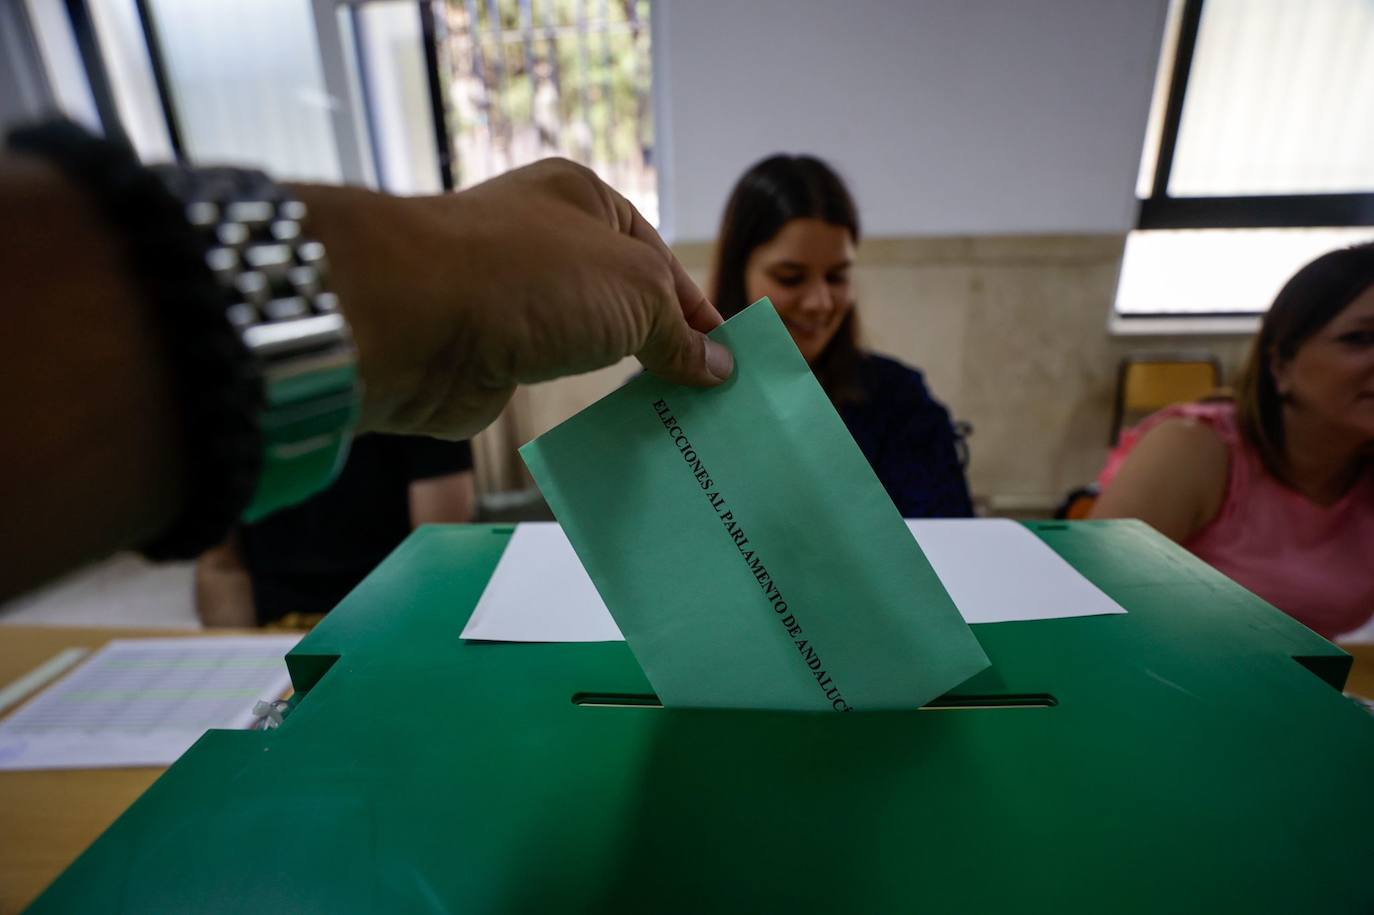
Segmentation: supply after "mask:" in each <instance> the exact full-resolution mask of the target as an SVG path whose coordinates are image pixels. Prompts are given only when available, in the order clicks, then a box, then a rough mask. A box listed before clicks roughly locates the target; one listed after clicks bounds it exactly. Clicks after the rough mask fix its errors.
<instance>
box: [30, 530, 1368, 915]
mask: <svg viewBox="0 0 1374 915" xmlns="http://www.w3.org/2000/svg"><path fill="white" fill-rule="evenodd" d="M1031 527H1032V530H1034V531H1035V533H1036V534H1038V536H1040V537H1041V538H1042V539H1043V540H1044V541H1045V542H1046V543H1048V544H1049V546H1050V547H1051V548H1052V549H1054V550H1055V551H1057V552H1058V553H1059V554H1060V555H1062V556H1063V557H1064V558H1065V559H1066V560H1068V561H1069V562H1070V563H1071V564H1073V565H1074V566H1075V567H1076V568H1078V569H1079V570H1080V571H1082V572H1083V574H1084V575H1086V576H1087V577H1088V578H1089V579H1091V580H1092V581H1093V582H1094V583H1096V584H1097V585H1098V586H1099V587H1101V588H1102V589H1103V590H1104V591H1105V592H1106V593H1107V594H1109V595H1110V596H1111V597H1113V598H1114V599H1116V600H1117V601H1119V602H1120V603H1121V604H1122V605H1123V606H1125V607H1126V609H1127V610H1128V611H1129V612H1128V613H1126V614H1123V615H1115V616H1095V617H1080V618H1072V619H1061V620H1049V621H1037V622H1024V623H998V624H988V625H980V626H975V627H974V628H975V631H976V634H977V637H978V640H979V642H980V643H981V644H982V646H983V648H984V650H985V651H986V653H987V656H988V658H989V660H990V661H991V666H990V667H989V668H988V669H986V670H984V671H983V672H982V673H980V674H978V675H977V676H975V677H973V678H972V679H970V680H968V681H967V682H965V683H963V684H962V685H961V686H960V687H958V688H957V689H956V690H955V691H954V692H953V693H951V694H947V695H945V696H944V697H942V698H941V699H939V700H938V701H936V702H933V703H930V704H929V705H928V706H927V707H925V708H921V709H915V708H913V709H909V710H901V711H890V712H860V713H856V714H850V715H836V714H831V713H808V712H757V711H747V710H733V709H727V710H700V709H698V710H692V709H664V708H655V707H652V699H651V698H646V694H648V693H649V686H648V683H647V681H646V680H645V677H644V675H643V673H642V672H641V670H640V668H639V667H638V666H637V665H636V663H635V661H634V658H633V657H632V656H631V654H630V652H629V650H628V649H627V648H626V646H625V645H623V644H620V643H594V644H537V645H519V644H490V643H465V642H463V641H462V640H461V639H460V637H459V633H460V631H461V630H462V628H463V624H464V622H465V621H466V619H467V617H468V615H469V613H470V612H471V610H472V608H473V606H474V605H475V603H476V601H477V599H478V597H479V595H480V594H481V592H482V589H483V586H484V585H485V583H486V581H487V579H488V576H489V575H490V574H491V571H492V569H493V567H494V566H495V564H496V562H497V560H498V558H499V557H500V555H501V553H502V550H503V548H504V546H505V544H506V542H507V540H508V538H509V534H510V529H509V528H493V527H426V528H422V529H420V530H419V531H417V532H416V533H415V534H414V535H412V536H411V537H410V539H409V540H407V541H406V543H405V544H403V545H402V546H401V547H400V548H399V549H398V550H397V551H396V552H395V553H394V554H393V555H392V556H391V557H390V558H389V559H388V560H387V561H386V562H384V563H383V564H382V565H381V566H380V567H379V568H378V569H377V571H376V572H375V573H374V574H373V575H371V576H370V577H369V578H368V579H367V580H366V581H365V582H364V583H363V584H362V585H361V586H360V587H359V588H358V589H357V590H356V591H354V592H353V593H352V594H351V595H350V596H349V597H348V598H347V599H346V600H345V601H344V602H343V603H342V604H341V605H340V606H339V608H338V609H337V610H336V611H335V612H334V613H332V614H330V616H329V617H328V618H327V619H326V620H325V621H324V622H323V623H322V624H321V625H320V626H319V627H318V628H317V629H315V631H314V632H312V633H311V634H310V635H309V636H307V637H306V638H305V639H304V640H303V641H302V642H301V643H300V645H299V646H298V647H297V648H296V649H295V650H294V651H293V652H292V653H291V655H290V656H289V657H288V659H287V663H288V666H289V668H290V671H291V674H292V678H293V680H294V683H295V685H296V688H297V690H298V696H297V698H296V700H295V702H294V707H293V709H292V711H291V712H290V713H289V714H288V715H287V717H286V719H285V722H284V723H283V725H282V726H281V727H280V728H279V729H277V730H274V731H266V732H259V731H251V732H249V731H244V732H229V731H212V732H209V733H207V734H206V735H205V736H204V738H202V739H201V740H200V741H199V742H198V743H197V744H196V745H195V746H194V747H192V748H191V750H189V751H188V752H187V753H186V755H185V756H183V757H182V758H181V760H179V761H178V762H177V763H176V764H175V765H174V766H172V767H171V768H170V769H169V770H168V771H167V772H166V774H165V775H163V777H162V778H160V779H159V780H158V781H157V782H156V783H155V784H154V785H153V786H152V787H151V788H150V789H149V790H148V791H147V793H145V794H144V795H143V797H142V798H140V799H139V800H138V801H137V802H136V803H135V804H134V805H133V806H132V807H131V808H130V809H129V810H128V811H127V812H126V813H125V814H124V815H123V816H122V817H121V818H120V819H119V820H118V821H116V822H115V824H114V825H113V826H111V827H110V829H109V830H108V831H107V832H106V833H105V834H104V835H103V836H102V837H101V838H100V839H99V840H97V841H96V842H95V843H94V844H93V845H92V846H91V848H90V849H89V850H88V851H86V852H85V854H83V855H82V856H81V857H80V858H79V859H77V861H76V862H74V863H73V864H72V865H71V867H70V868H69V869H68V870H67V871H66V873H64V874H63V875H62V876H61V877H60V878H59V879H58V880H57V881H56V882H55V883H54V884H53V885H52V886H51V887H50V888H49V889H48V890H47V892H46V893H45V894H44V895H43V896H41V897H40V898H39V899H38V900H37V902H36V903H35V904H34V911H38V912H90V911H118V912H139V913H145V912H208V911H230V912H252V913H264V912H331V913H337V912H352V911H359V912H459V911H461V912H489V911H515V912H561V911H578V912H622V911H626V912H651V911H684V912H706V911H748V912H768V911H784V910H793V911H813V912H829V913H839V912H999V913H1001V912H1077V911H1083V912H1103V911H1110V912H1185V911H1205V912H1238V911H1245V912H1257V911H1265V912H1370V911H1374V873H1372V872H1371V867H1370V862H1371V861H1374V829H1371V828H1370V827H1371V825H1374V768H1372V767H1371V765H1370V764H1371V761H1374V719H1371V718H1370V716H1369V715H1368V714H1367V713H1366V712H1365V711H1364V710H1362V709H1361V708H1359V707H1357V706H1356V705H1355V704H1354V703H1352V702H1351V701H1350V700H1348V699H1346V698H1345V697H1343V696H1342V695H1341V694H1340V691H1339V688H1340V686H1341V683H1342V681H1343V679H1344V676H1345V673H1346V671H1347V668H1348V665H1349V658H1348V657H1347V656H1346V655H1345V654H1343V653H1342V652H1341V651H1339V650H1338V649H1337V648H1335V647H1333V646H1332V645H1331V644H1329V643H1328V642H1326V641H1324V640H1323V639H1321V638H1318V637H1317V636H1315V635H1313V634H1312V633H1311V632H1310V631H1308V630H1307V629H1305V628H1304V627H1302V626H1301V625H1299V624H1297V623H1295V622H1294V621H1292V620H1291V619H1289V618H1288V617H1286V616H1284V615H1283V614H1281V613H1279V612H1278V611H1277V610H1275V609H1273V608H1272V607H1270V606H1268V605H1267V604H1265V603H1263V602H1262V601H1260V600H1258V599H1257V598H1255V597H1254V596H1252V595H1251V594H1249V593H1248V592H1246V591H1244V590H1243V589H1241V588H1240V587H1238V586H1237V585H1235V584H1233V583H1231V582H1230V581H1229V580H1227V579H1226V578H1224V577H1223V576H1221V575H1220V574H1218V573H1217V572H1215V571H1213V570H1212V569H1210V568H1209V567H1207V566H1206V565H1204V564H1203V563H1201V562H1200V561H1198V560H1196V559H1195V558H1193V557H1192V556H1191V555H1190V554H1188V553H1187V552H1185V551H1184V550H1182V549H1180V548H1178V547H1176V546H1174V545H1173V544H1171V543H1169V542H1168V541H1166V540H1164V539H1163V538H1161V537H1159V536H1158V535H1156V534H1154V533H1153V532H1152V531H1150V530H1149V529H1148V528H1147V527H1145V526H1144V525H1142V524H1139V523H1135V522H1081V523H1073V524H1065V523H1043V524H1034V525H1031ZM989 574H996V570H995V569H989Z"/></svg>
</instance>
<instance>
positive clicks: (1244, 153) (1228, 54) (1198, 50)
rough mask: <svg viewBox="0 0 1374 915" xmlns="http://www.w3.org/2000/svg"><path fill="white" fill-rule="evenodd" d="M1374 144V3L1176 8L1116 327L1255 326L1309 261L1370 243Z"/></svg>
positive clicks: (1226, 1)
mask: <svg viewBox="0 0 1374 915" xmlns="http://www.w3.org/2000/svg"><path fill="white" fill-rule="evenodd" d="M1371 144H1374V4H1371V3H1369V2H1368V0H1307V2H1304V3H1290V2H1285V0H1174V2H1173V4H1172V5H1171V8H1170V15H1169V23H1168V25H1167V27H1166V36H1165V47H1164V51H1163V53H1162V54H1161V58H1160V66H1159V73H1158V76H1157V80H1156V87H1155V97H1154V103H1153V105H1152V111H1151V123H1150V127H1149V131H1148V133H1147V136H1146V144H1145V151H1144V154H1143V155H1142V162H1141V170H1140V180H1139V184H1138V186H1137V196H1138V197H1139V198H1140V214H1139V220H1138V224H1137V230H1136V231H1134V232H1132V233H1131V234H1130V236H1129V237H1128V238H1127V241H1126V252H1125V256H1124V258H1123V263H1122V270H1121V278H1120V281H1119V284H1118V290H1117V298H1116V309H1115V313H1116V316H1117V317H1118V318H1140V319H1151V318H1160V317H1177V316H1180V315H1188V316H1210V317H1218V316H1220V317H1235V316H1241V317H1245V316H1249V318H1250V323H1253V318H1254V316H1255V315H1258V314H1260V313H1262V312H1263V311H1264V309H1265V308H1267V307H1268V305H1269V303H1270V301H1271V300H1272V299H1273V297H1274V295H1275V294H1276V293H1277V291H1278V289H1279V287H1280V286H1281V285H1282V284H1283V282H1284V281H1286V280H1287V278H1288V277H1289V276H1291V275H1292V274H1293V273H1294V272H1295V271H1296V270H1297V269H1298V268H1299V267H1300V266H1302V264H1304V263H1306V262H1307V261H1309V260H1311V259H1312V258H1313V257H1315V256H1317V255H1318V254H1321V253H1322V252H1324V251H1328V250H1330V249H1332V248H1335V247H1340V246H1343V245H1349V244H1353V243H1356V242H1360V241H1367V240H1371V239H1374V156H1371V155H1370V154H1369V150H1370V148H1371ZM1141 326H1142V325H1137V329H1141ZM1143 327H1144V328H1145V329H1148V327H1149V324H1148V322H1145V323H1144V324H1143Z"/></svg>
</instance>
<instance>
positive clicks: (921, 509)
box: [836, 353, 973, 518]
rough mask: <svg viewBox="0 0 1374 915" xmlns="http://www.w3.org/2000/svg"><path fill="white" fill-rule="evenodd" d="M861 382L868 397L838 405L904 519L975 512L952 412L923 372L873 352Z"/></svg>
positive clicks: (864, 364) (862, 367)
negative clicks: (957, 447) (932, 390)
mask: <svg viewBox="0 0 1374 915" xmlns="http://www.w3.org/2000/svg"><path fill="white" fill-rule="evenodd" d="M859 383H860V386H861V387H862V388H863V391H864V393H865V395H866V396H865V397H864V399H863V400H861V401H857V402H847V403H843V404H840V405H839V406H838V407H837V408H836V409H837V410H838V412H839V414H840V418H841V419H843V420H844V424H845V425H846V426H848V427H849V432H850V434H851V435H853V436H854V441H856V442H858V444H859V450H861V451H862V452H863V453H864V457H866V458H868V463H869V464H870V465H872V467H873V472H874V473H876V474H877V475H878V479H879V481H881V482H882V484H883V487H884V488H886V489H887V494H888V495H889V496H891V497H892V501H893V502H894V503H896V505H897V510H898V511H900V512H901V513H902V517H903V518H967V517H970V516H972V514H973V502H972V500H971V499H970V498H969V492H968V482H967V481H966V480H965V479H964V471H963V468H961V467H960V466H959V457H958V454H957V453H956V451H955V447H954V443H955V436H954V427H953V425H952V424H951V423H950V420H949V411H948V410H946V409H945V408H944V405H943V404H941V403H940V402H939V401H937V400H935V398H933V397H931V396H930V392H929V391H928V390H926V385H925V381H924V380H923V379H922V378H921V373H920V372H918V371H916V370H915V369H910V368H907V367H906V366H904V365H902V364H901V363H900V362H897V361H896V360H893V359H888V358H887V357H885V356H878V355H875V354H873V353H868V354H865V356H864V358H863V361H862V362H861V363H860V369H859Z"/></svg>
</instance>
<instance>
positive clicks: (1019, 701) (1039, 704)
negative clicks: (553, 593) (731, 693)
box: [572, 693, 1059, 712]
mask: <svg viewBox="0 0 1374 915" xmlns="http://www.w3.org/2000/svg"><path fill="white" fill-rule="evenodd" d="M572 702H573V705H576V706H580V707H582V708H632V709H661V708H663V703H661V702H659V701H658V697H657V696H655V695H654V694H652V693H574V694H573V697H572ZM1058 704H1059V700H1057V699H1055V698H1054V696H1051V695H1050V694H1049V693H1014V694H1008V695H1000V696H996V695H978V696H941V697H940V698H939V699H934V700H931V701H930V702H928V703H926V704H925V705H923V706H921V707H920V708H919V709H917V711H921V712H950V711H978V710H987V709H1027V708H1053V707H1054V706H1056V705H1058Z"/></svg>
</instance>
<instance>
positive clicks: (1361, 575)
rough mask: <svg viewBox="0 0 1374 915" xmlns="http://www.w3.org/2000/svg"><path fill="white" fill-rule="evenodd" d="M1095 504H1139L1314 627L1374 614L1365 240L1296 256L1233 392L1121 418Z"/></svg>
mask: <svg viewBox="0 0 1374 915" xmlns="http://www.w3.org/2000/svg"><path fill="white" fill-rule="evenodd" d="M1099 482H1100V483H1101V485H1102V488H1103V492H1102V496H1101V498H1100V499H1099V500H1098V502H1097V504H1096V505H1095V506H1094V509H1093V514H1092V516H1093V517H1094V518H1140V519H1141V520H1143V521H1146V522H1147V523H1149V524H1150V525H1152V526H1153V527H1155V528H1156V529H1157V530H1159V531H1160V532H1161V533H1163V534H1165V535H1166V536H1168V537H1170V538H1172V539H1173V540H1175V541H1177V542H1179V543H1181V544H1183V545H1184V546H1185V547H1187V548H1188V549H1190V550H1192V551H1193V552H1194V553H1195V554H1197V555H1198V556H1199V557H1200V558H1202V559H1204V560H1206V561H1207V562H1209V563H1211V564H1212V565H1213V566H1214V567H1216V568H1217V569H1219V570H1220V571H1222V572H1224V573H1225V574H1226V575H1228V576H1230V577H1231V578H1233V579H1235V580H1236V581H1237V582H1239V583H1240V584H1242V585H1244V586H1245V587H1246V588H1248V589H1249V590H1251V591H1253V592H1254V593H1256V594H1258V595H1259V596H1260V597H1262V598H1264V599H1265V600H1267V601H1269V602H1270V603H1271V604H1273V605H1274V606H1276V607H1278V608H1279V609H1281V610H1284V611H1285V612H1287V613H1288V614H1289V615H1291V616H1293V617H1295V618H1296V619H1298V620H1299V621H1300V622H1302V623H1304V624H1306V625H1307V626H1309V627H1310V628H1312V629H1314V630H1316V631H1317V632H1319V633H1321V634H1322V635H1324V636H1327V637H1332V636H1335V635H1338V634H1340V633H1343V632H1348V631H1350V630H1352V629H1357V628H1359V626H1360V625H1362V624H1363V623H1364V622H1366V621H1367V620H1368V619H1369V618H1370V616H1371V615H1374V244H1366V245H1360V246H1358V247H1354V248H1346V249H1342V250H1339V251H1332V252H1330V253H1328V254H1325V255H1322V256H1321V257H1319V258H1317V259H1316V260H1315V261H1313V262H1312V263H1310V264H1308V265H1307V266H1306V267H1303V268H1302V269H1301V270H1299V271H1298V272H1297V273H1296V274H1295V275H1294V276H1293V278H1292V279H1290V280H1289V281H1288V283H1287V284H1286V285H1285V286H1284V287H1283V289H1282V290H1281V291H1280V292H1279V295H1278V297H1277V298H1276V299H1275V300H1274V304H1273V306H1272V307H1271V308H1270V309H1269V312H1268V314H1266V315H1265V317H1264V322H1263V324H1262V326H1261V327H1260V333H1259V336H1258V337H1257V338H1256V340H1255V343H1254V346H1253V348H1252V349H1251V352H1250V357H1249V360H1248V361H1247V363H1246V366H1245V369H1244V371H1243V373H1242V375H1241V377H1240V379H1239V382H1238V383H1237V385H1236V399H1235V401H1234V402H1229V401H1228V402H1220V403H1200V404H1186V405H1181V406H1177V407H1171V408H1169V409H1167V410H1164V411H1162V412H1160V413H1157V414H1155V415H1154V416H1151V417H1150V418H1148V419H1146V420H1145V421H1144V422H1143V423H1141V424H1140V425H1139V426H1138V427H1136V428H1135V429H1133V430H1131V431H1130V432H1128V433H1127V434H1126V435H1125V436H1124V437H1123V439H1122V443H1121V445H1120V446H1119V447H1118V449H1117V452H1116V453H1115V454H1114V455H1113V458H1112V459H1111V460H1109V461H1108V464H1107V467H1106V468H1105V469H1104V470H1103V472H1102V477H1101V479H1100V480H1099Z"/></svg>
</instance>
